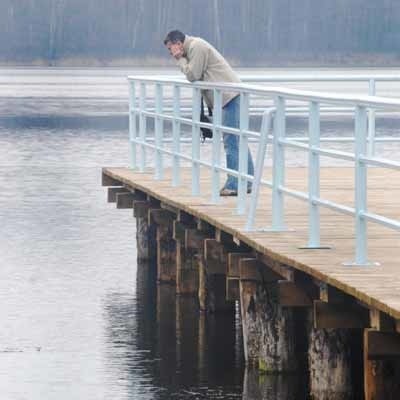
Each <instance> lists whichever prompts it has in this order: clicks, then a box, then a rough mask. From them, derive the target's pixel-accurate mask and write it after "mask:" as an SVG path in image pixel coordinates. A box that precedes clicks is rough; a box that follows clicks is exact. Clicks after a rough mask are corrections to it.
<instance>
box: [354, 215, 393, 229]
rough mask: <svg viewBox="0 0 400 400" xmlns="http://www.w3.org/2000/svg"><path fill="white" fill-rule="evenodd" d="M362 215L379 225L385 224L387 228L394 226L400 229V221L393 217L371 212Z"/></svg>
mask: <svg viewBox="0 0 400 400" xmlns="http://www.w3.org/2000/svg"><path fill="white" fill-rule="evenodd" d="M362 216H363V217H364V218H365V219H367V220H368V221H371V222H375V223H377V224H379V225H384V226H386V227H387V228H393V229H396V230H398V231H400V222H399V221H396V220H394V219H392V218H387V217H383V216H381V215H378V214H374V213H370V212H366V213H362Z"/></svg>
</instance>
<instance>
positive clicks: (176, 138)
mask: <svg viewBox="0 0 400 400" xmlns="http://www.w3.org/2000/svg"><path fill="white" fill-rule="evenodd" d="M180 116H181V88H180V87H179V86H178V85H174V119H173V122H172V140H173V143H172V151H173V153H174V156H173V160H172V186H175V187H176V186H179V184H180V182H181V175H180V157H179V154H180V151H181V147H180V146H181V138H180V131H181V123H180V122H179V121H178V120H177V118H180Z"/></svg>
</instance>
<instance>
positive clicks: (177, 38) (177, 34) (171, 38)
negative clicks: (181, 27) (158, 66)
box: [164, 30, 185, 45]
mask: <svg viewBox="0 0 400 400" xmlns="http://www.w3.org/2000/svg"><path fill="white" fill-rule="evenodd" d="M184 41H185V34H184V33H182V32H181V31H178V30H175V31H171V32H169V33H168V35H167V36H166V37H165V39H164V44H165V45H166V44H167V43H168V42H171V43H178V42H182V43H183V42H184Z"/></svg>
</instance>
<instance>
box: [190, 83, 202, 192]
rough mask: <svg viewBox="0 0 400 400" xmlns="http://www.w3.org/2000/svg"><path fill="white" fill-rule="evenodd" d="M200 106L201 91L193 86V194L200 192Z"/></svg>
mask: <svg viewBox="0 0 400 400" xmlns="http://www.w3.org/2000/svg"><path fill="white" fill-rule="evenodd" d="M200 107H201V91H200V89H199V88H197V87H195V88H193V110H192V195H193V196H198V195H199V194H200V164H199V161H200V126H199V122H200Z"/></svg>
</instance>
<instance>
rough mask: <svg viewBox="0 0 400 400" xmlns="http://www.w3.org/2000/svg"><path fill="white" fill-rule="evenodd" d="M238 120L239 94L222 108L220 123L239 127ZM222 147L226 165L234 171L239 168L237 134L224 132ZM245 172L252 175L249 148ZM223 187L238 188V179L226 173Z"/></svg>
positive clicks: (248, 184) (248, 185) (252, 168)
mask: <svg viewBox="0 0 400 400" xmlns="http://www.w3.org/2000/svg"><path fill="white" fill-rule="evenodd" d="M239 122H240V96H237V97H235V98H234V99H232V100H231V101H230V102H229V103H228V104H226V105H225V107H223V109H222V125H224V126H229V127H231V128H239ZM223 138H224V148H225V153H226V166H227V168H229V169H233V170H235V171H238V170H239V136H237V135H233V134H232V133H224V134H223ZM247 173H248V174H249V175H254V164H253V158H252V157H251V153H250V149H249V150H248V161H247ZM224 188H226V189H230V190H236V191H237V190H238V179H237V177H236V176H232V175H229V174H228V178H227V180H226V182H225V185H224ZM247 189H251V183H250V182H248V183H247Z"/></svg>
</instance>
